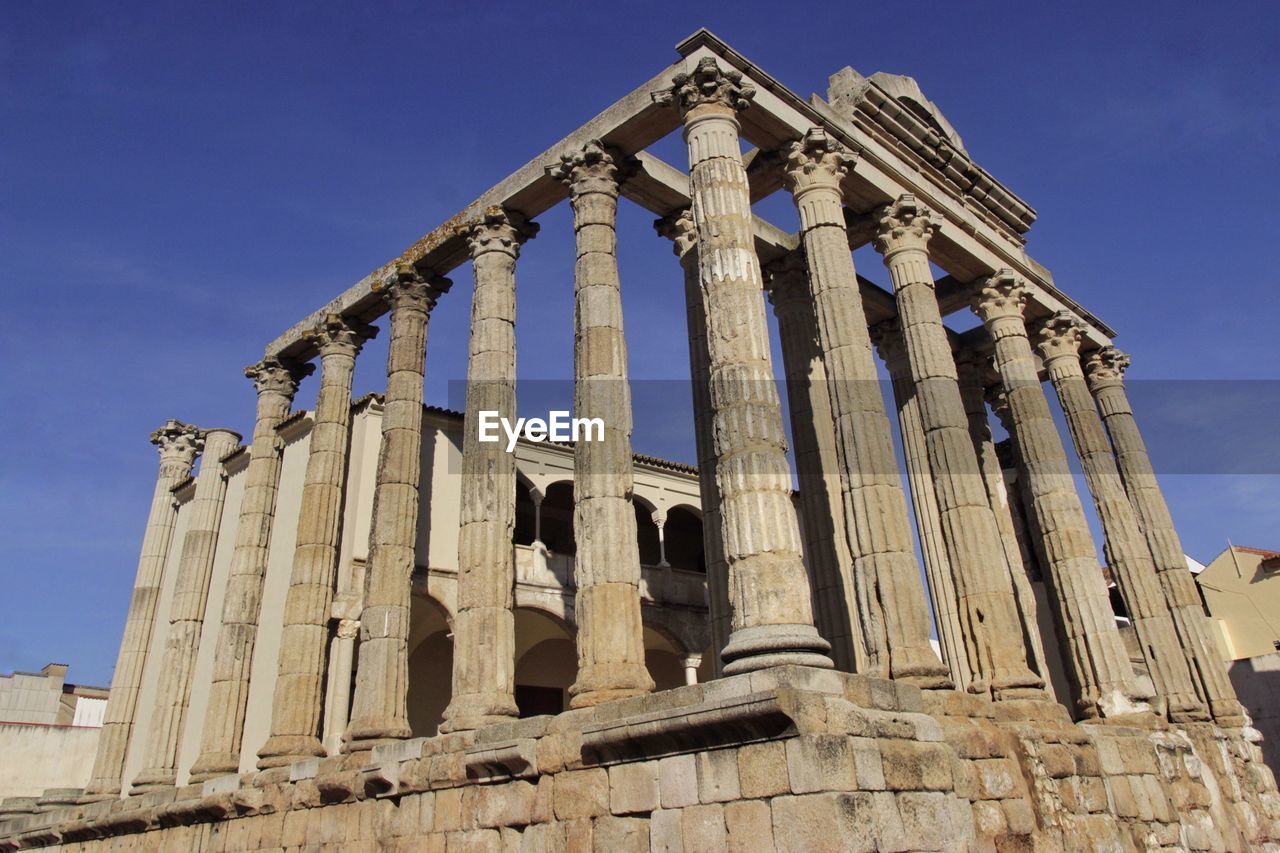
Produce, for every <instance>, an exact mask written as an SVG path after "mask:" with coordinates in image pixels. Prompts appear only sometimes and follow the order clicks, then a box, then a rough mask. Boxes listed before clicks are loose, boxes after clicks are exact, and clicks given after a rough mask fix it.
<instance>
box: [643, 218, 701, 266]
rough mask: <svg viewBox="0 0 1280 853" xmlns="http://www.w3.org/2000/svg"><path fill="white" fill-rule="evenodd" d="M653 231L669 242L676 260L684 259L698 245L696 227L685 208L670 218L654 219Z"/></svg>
mask: <svg viewBox="0 0 1280 853" xmlns="http://www.w3.org/2000/svg"><path fill="white" fill-rule="evenodd" d="M653 230H654V231H657V232H658V236H659V237H666V238H667V239H668V240H670V241H671V243H672V248H673V249H674V251H675V253H676V257H678V258H684V256H685V255H686V254H688V253H689V252H690V251H691V250H693V249H694V248H695V247H696V246H697V245H698V227H697V226H696V225H695V224H694V222H693V214H692V213H691V212H690V210H689V208H687V207H686V208H684V209H683V210H680V211H678V212H676V213H673V214H671V215H670V216H664V217H662V218H661V219H655V220H654V221H653Z"/></svg>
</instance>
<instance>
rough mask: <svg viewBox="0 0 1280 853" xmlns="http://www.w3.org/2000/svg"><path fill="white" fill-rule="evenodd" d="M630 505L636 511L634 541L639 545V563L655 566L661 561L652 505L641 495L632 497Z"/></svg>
mask: <svg viewBox="0 0 1280 853" xmlns="http://www.w3.org/2000/svg"><path fill="white" fill-rule="evenodd" d="M631 505H632V507H634V508H635V511H636V543H637V544H638V545H639V547H640V565H642V566H656V565H658V563H660V562H662V553H661V549H660V548H659V546H658V525H657V524H655V523H654V521H653V505H652V504H650V503H649V502H648V501H646V500H645V499H644V498H641V497H638V496H636V497H633V498H632V499H631Z"/></svg>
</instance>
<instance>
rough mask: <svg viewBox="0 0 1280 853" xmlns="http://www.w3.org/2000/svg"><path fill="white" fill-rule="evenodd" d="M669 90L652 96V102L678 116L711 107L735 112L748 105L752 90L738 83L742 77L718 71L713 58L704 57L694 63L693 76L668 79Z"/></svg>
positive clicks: (754, 91)
mask: <svg viewBox="0 0 1280 853" xmlns="http://www.w3.org/2000/svg"><path fill="white" fill-rule="evenodd" d="M671 83H672V86H671V88H670V89H667V90H665V91H662V92H654V93H653V101H654V103H656V104H661V105H663V106H674V107H676V108H677V109H679V110H680V115H681V116H687V115H688V114H689V113H690V112H691V111H692V110H694V109H696V108H698V107H705V106H714V107H720V108H721V109H727V110H731V111H733V112H737V111H739V110H745V109H746V108H747V107H749V106H750V105H751V99H752V98H754V97H755V95H756V90H755V87H754V86H752V85H751V84H749V83H743V82H742V73H741V72H739V71H735V70H734V69H732V68H730V69H722V68H721V67H720V64H719V63H718V62H716V60H715V58H714V57H711V56H706V57H703V58H702V59H701V60H699V61H698V65H697V67H696V68H694V70H693V73H691V74H685V73H683V72H682V73H680V74H677V75H676V76H675V77H673V78H672V79H671Z"/></svg>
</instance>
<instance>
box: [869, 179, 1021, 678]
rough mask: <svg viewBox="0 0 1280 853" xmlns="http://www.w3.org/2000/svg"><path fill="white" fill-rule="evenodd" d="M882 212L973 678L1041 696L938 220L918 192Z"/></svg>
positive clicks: (884, 248)
mask: <svg viewBox="0 0 1280 853" xmlns="http://www.w3.org/2000/svg"><path fill="white" fill-rule="evenodd" d="M875 218H876V219H877V220H878V233H877V236H876V240H875V243H876V248H877V249H878V250H879V251H880V252H881V254H882V255H884V260H885V265H886V266H887V267H888V269H889V275H890V277H891V278H892V280H893V290H894V297H895V299H896V301H897V304H898V317H899V322H900V323H901V324H902V334H903V338H904V342H905V344H906V349H907V363H908V365H909V366H910V370H911V379H912V382H913V383H914V384H915V390H916V395H917V399H918V400H919V409H920V422H921V425H922V427H923V429H924V434H925V444H926V446H927V448H928V452H929V469H930V470H931V471H932V472H933V482H934V495H935V497H936V498H937V500H938V511H939V513H940V514H941V516H942V533H943V541H944V542H945V543H946V546H947V561H948V563H949V565H950V567H951V573H952V579H953V581H954V583H955V588H956V597H957V601H958V604H959V607H960V613H961V623H962V624H964V625H967V626H968V635H967V640H968V651H969V655H970V659H969V669H970V671H971V672H972V673H973V681H971V682H970V683H969V684H968V685H965V686H966V687H967V689H968V690H969V691H971V692H975V693H986V692H990V693H991V694H992V695H993V696H994V697H995V698H997V699H1002V698H1017V697H1028V696H1031V697H1036V698H1041V697H1043V696H1044V694H1043V692H1042V691H1041V689H1040V688H1041V687H1042V685H1043V682H1042V681H1041V679H1040V678H1039V677H1038V676H1037V675H1036V674H1035V673H1034V672H1033V671H1032V670H1031V668H1030V667H1029V666H1028V650H1027V646H1026V643H1025V642H1024V640H1023V635H1022V630H1021V624H1020V620H1019V616H1018V609H1017V604H1016V601H1015V599H1014V595H1013V585H1012V583H1011V581H1010V579H1009V574H1008V572H1007V571H1005V570H1004V569H1005V566H1004V552H1003V546H1002V544H1001V542H1000V532H999V529H998V528H997V527H996V522H995V516H994V515H993V514H992V512H991V504H990V503H989V502H988V500H987V495H986V490H985V488H984V486H983V483H982V476H981V473H980V472H979V470H978V460H977V456H976V454H975V453H974V449H973V442H972V441H971V439H970V438H969V430H968V418H967V417H966V416H965V412H964V405H963V404H962V403H961V400H960V390H959V388H958V386H957V382H956V367H955V361H954V359H953V358H952V355H951V344H950V342H949V341H948V339H947V331H946V328H945V327H944V326H943V324H942V314H941V312H940V311H939V309H938V300H937V295H936V293H935V292H934V284H933V276H932V274H931V272H930V270H929V255H928V251H927V246H928V241H929V238H930V236H932V234H933V231H934V230H935V228H936V226H935V225H934V223H933V222H932V221H931V219H930V214H929V211H928V210H926V209H924V208H922V207H920V206H919V205H918V204H917V203H916V200H915V198H914V197H913V196H910V195H904V196H902V197H901V198H900V199H899V200H898V201H897V202H895V203H893V204H891V205H886V206H885V207H882V208H880V209H879V210H878V211H877V212H876V214H875Z"/></svg>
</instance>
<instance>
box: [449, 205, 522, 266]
mask: <svg viewBox="0 0 1280 853" xmlns="http://www.w3.org/2000/svg"><path fill="white" fill-rule="evenodd" d="M464 227H465V229H466V237H467V247H468V248H469V249H470V250H471V257H472V259H473V260H474V259H475V258H477V257H479V256H480V255H483V254H485V253H486V252H502V253H504V254H507V255H510V256H511V257H513V258H518V257H520V246H521V245H522V244H523V243H524V242H525V241H526V240H530V239H532V238H533V237H534V236H535V235H536V234H537V233H538V228H539V226H538V223H536V222H531V221H529V219H528V217H526V216H525V215H524V214H523V213H520V212H519V211H515V210H507V209H506V208H504V207H501V206H499V205H496V204H495V205H494V206H493V207H490V208H489V209H488V210H486V211H485V212H484V215H483V216H482V217H481V218H480V220H479V221H478V222H473V223H471V224H470V225H467V226H464Z"/></svg>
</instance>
